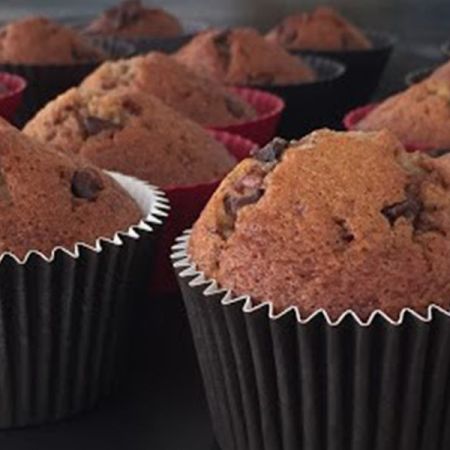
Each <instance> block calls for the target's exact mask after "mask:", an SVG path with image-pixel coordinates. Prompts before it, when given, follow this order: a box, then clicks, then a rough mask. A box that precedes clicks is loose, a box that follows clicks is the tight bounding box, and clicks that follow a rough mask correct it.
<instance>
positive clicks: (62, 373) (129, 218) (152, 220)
mask: <svg viewBox="0 0 450 450" xmlns="http://www.w3.org/2000/svg"><path fill="white" fill-rule="evenodd" d="M0 140H1V142H2V146H1V160H2V167H1V177H0V179H1V183H0V184H1V195H0V205H1V214H0V221H1V244H0V245H1V256H0V281H1V286H2V288H1V292H0V339H1V349H0V359H1V360H2V361H3V363H2V368H1V371H0V386H1V392H2V393H3V394H2V395H1V396H0V427H1V428H9V427H18V426H26V425H32V424H41V423H44V422H48V421H53V420H58V419H62V418H64V417H68V416H70V415H73V414H75V413H78V412H80V411H82V410H84V409H87V408H90V407H92V406H94V404H96V403H97V402H98V401H99V399H101V398H102V397H104V396H105V395H107V394H109V393H110V392H111V391H112V389H113V388H114V387H115V386H116V384H117V381H118V379H119V376H120V372H121V370H122V367H123V364H124V362H125V361H126V359H124V356H125V354H124V350H125V348H126V343H127V339H126V338H127V327H128V316H129V314H130V312H132V311H133V306H134V300H135V296H137V295H138V294H139V293H140V292H142V291H143V290H144V289H145V288H147V286H148V285H147V283H148V276H149V260H151V254H152V253H151V246H152V245H153V239H154V235H155V232H156V230H157V229H158V228H159V227H160V225H161V224H162V220H163V218H164V217H165V216H166V215H167V213H166V210H167V208H168V206H167V201H166V199H165V197H164V196H163V194H162V193H161V192H159V191H158V190H157V189H156V188H152V187H149V186H148V185H146V184H145V183H143V182H140V181H138V180H136V179H133V178H130V177H126V176H123V175H119V174H112V173H111V174H109V175H108V174H106V173H103V172H101V171H100V170H99V169H96V168H95V167H94V166H91V165H89V164H88V163H87V162H86V161H83V160H80V159H78V158H75V157H74V158H71V157H68V156H66V155H64V154H62V153H59V152H57V151H55V150H52V149H46V148H45V147H41V146H39V145H38V144H36V143H35V142H33V141H32V140H29V139H27V138H26V137H25V136H24V135H22V134H20V133H19V131H17V130H14V129H13V128H12V127H10V126H8V125H6V123H3V122H2V124H1V129H0ZM143 267H145V268H146V270H145V271H144V270H143V269H142V268H143ZM144 272H146V273H144Z"/></svg>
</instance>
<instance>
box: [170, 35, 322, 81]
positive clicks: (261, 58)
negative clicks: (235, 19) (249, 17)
mask: <svg viewBox="0 0 450 450" xmlns="http://www.w3.org/2000/svg"><path fill="white" fill-rule="evenodd" d="M175 58H176V59H177V60H178V61H179V62H181V63H183V64H185V65H186V66H188V67H190V68H191V69H193V70H196V71H197V72H200V73H206V74H208V75H209V76H210V77H211V78H214V79H216V80H218V81H220V82H222V83H226V84H230V85H243V86H252V85H257V86H260V85H290V84H299V83H304V82H309V81H313V80H314V79H315V75H314V72H313V70H312V69H311V68H310V67H308V65H307V64H306V63H305V62H303V61H302V60H301V59H300V58H299V57H297V56H293V55H290V54H289V53H288V52H287V51H286V50H284V49H283V47H281V46H280V45H278V44H277V43H271V42H268V41H267V40H266V39H264V37H263V36H261V35H260V34H259V33H258V32H257V31H256V30H254V29H252V28H233V29H229V30H209V31H205V32H203V33H200V34H199V35H197V36H196V37H194V38H193V39H192V40H191V41H190V42H189V43H188V44H186V45H185V46H184V47H182V48H181V49H180V50H179V51H178V52H177V53H176V54H175Z"/></svg>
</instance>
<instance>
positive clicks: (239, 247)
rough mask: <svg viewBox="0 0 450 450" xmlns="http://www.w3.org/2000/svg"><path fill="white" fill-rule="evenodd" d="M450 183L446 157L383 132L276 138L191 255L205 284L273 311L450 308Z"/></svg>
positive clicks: (242, 174)
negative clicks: (414, 150)
mask: <svg viewBox="0 0 450 450" xmlns="http://www.w3.org/2000/svg"><path fill="white" fill-rule="evenodd" d="M343 149H345V151H343ZM299 180H300V181H299ZM449 183H450V159H448V157H447V158H446V157H443V158H440V159H432V158H430V157H428V156H426V155H423V154H408V153H406V152H405V150H404V148H403V147H402V145H401V143H400V142H399V141H398V140H397V139H396V138H395V137H394V136H393V135H392V134H390V133H388V132H386V131H382V132H374V133H362V132H332V131H329V130H320V131H317V132H314V133H312V134H310V135H309V136H307V137H305V138H303V139H302V140H300V141H298V142H291V143H288V142H286V141H283V140H280V139H278V140H275V141H273V142H272V144H269V145H268V146H266V147H265V148H263V149H261V150H260V151H258V152H257V153H255V155H254V157H253V158H251V159H247V160H245V161H243V162H242V163H240V164H239V165H238V166H237V167H236V168H235V169H234V170H233V171H232V172H231V173H230V174H229V175H228V176H227V177H226V179H225V180H224V181H223V182H222V184H221V186H220V187H219V189H218V190H217V191H216V193H215V194H214V196H213V197H212V199H211V200H210V202H209V203H208V205H207V206H206V208H205V210H204V211H203V213H202V215H201V216H200V218H199V220H198V221H197V223H196V224H195V225H194V227H193V231H192V235H191V238H190V244H189V254H190V256H191V258H192V261H193V262H194V263H195V264H196V267H197V268H198V269H199V270H200V271H202V272H204V273H205V275H206V277H207V278H211V279H214V280H216V281H217V282H218V284H219V285H220V286H221V287H223V288H226V289H230V290H231V291H232V292H233V294H234V295H235V296H240V295H250V296H251V298H252V300H253V301H254V302H263V301H268V302H270V303H271V304H272V305H273V310H274V312H275V313H280V312H282V311H284V310H285V309H287V308H289V307H292V306H295V307H296V308H298V310H299V311H300V314H301V316H302V317H307V316H309V315H311V314H312V313H314V312H316V311H317V310H319V309H323V310H325V311H326V313H327V314H328V315H329V316H330V317H331V318H333V319H337V318H338V317H339V316H340V315H342V314H343V313H344V312H345V311H347V310H349V309H350V310H352V311H354V312H355V313H356V314H357V316H358V317H361V318H363V319H367V318H368V317H369V315H370V314H371V313H373V312H374V311H375V310H376V309H380V310H382V311H383V312H384V313H386V314H388V315H390V316H391V317H398V315H399V313H400V311H401V310H402V309H403V308H407V307H410V308H412V309H414V310H415V311H420V312H421V313H422V312H426V309H427V307H428V306H429V305H430V304H432V303H433V302H437V303H438V304H440V305H442V306H443V307H444V308H448V307H449V302H450V301H449V298H450V283H449V281H450V280H449V278H450V262H449V261H448V258H447V256H446V255H447V254H448V252H449V251H450V240H449V239H448V237H447V236H448V233H449V227H450V195H449V186H450V184H449ZM269 236H270V238H268V237H269Z"/></svg>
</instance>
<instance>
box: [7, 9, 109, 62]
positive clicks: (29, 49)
mask: <svg viewBox="0 0 450 450" xmlns="http://www.w3.org/2000/svg"><path fill="white" fill-rule="evenodd" d="M105 58H106V55H105V54H104V53H103V51H101V50H100V49H97V48H96V47H94V46H92V45H91V44H90V43H89V42H88V41H87V40H86V39H85V38H83V37H82V36H81V35H79V34H78V33H77V32H76V31H75V30H73V29H72V28H69V27H65V26H63V25H61V24H59V23H56V22H53V21H51V20H49V19H47V18H44V17H34V16H33V17H27V18H25V19H21V20H18V21H16V22H11V23H9V24H8V25H6V26H4V27H2V28H1V29H0V63H2V64H3V63H11V64H30V65H32V64H34V65H52V64H79V63H84V62H95V61H101V60H104V59H105Z"/></svg>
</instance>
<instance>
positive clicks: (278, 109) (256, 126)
mask: <svg viewBox="0 0 450 450" xmlns="http://www.w3.org/2000/svg"><path fill="white" fill-rule="evenodd" d="M231 90H232V91H233V92H234V93H235V94H237V95H239V97H241V98H242V99H243V100H244V101H246V102H247V103H249V104H250V105H252V106H253V108H255V110H256V112H257V114H258V117H257V118H256V119H253V120H249V121H247V122H243V123H239V124H236V125H228V126H226V127H216V126H211V127H209V128H210V129H213V130H218V131H226V132H228V133H232V134H238V135H239V136H242V137H244V138H247V139H250V140H251V141H253V142H255V143H257V144H259V145H261V146H262V145H265V144H267V143H268V142H269V141H270V140H271V139H272V138H273V137H274V136H275V134H276V132H277V129H278V125H279V123H280V120H281V115H282V113H283V110H284V108H285V103H284V101H283V99H282V98H280V97H278V96H276V95H273V94H269V93H268V92H264V91H260V90H258V89H249V88H231Z"/></svg>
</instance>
